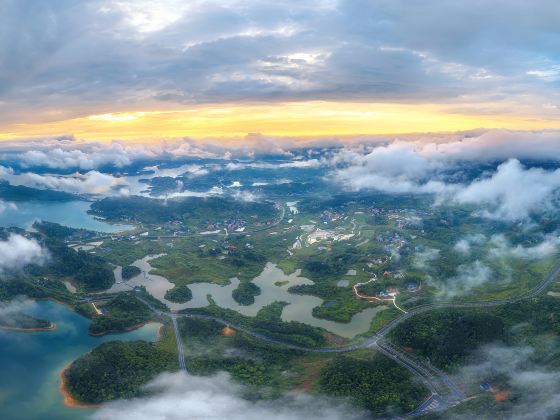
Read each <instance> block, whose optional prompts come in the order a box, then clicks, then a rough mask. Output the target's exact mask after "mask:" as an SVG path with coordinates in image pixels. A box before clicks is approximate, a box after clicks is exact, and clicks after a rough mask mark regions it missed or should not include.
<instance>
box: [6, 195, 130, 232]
mask: <svg viewBox="0 0 560 420" xmlns="http://www.w3.org/2000/svg"><path fill="white" fill-rule="evenodd" d="M16 205H17V209H5V210H4V211H3V212H0V226H3V227H7V226H17V227H20V228H23V229H26V228H28V227H29V226H31V225H32V224H33V222H34V221H36V220H44V221H48V222H56V223H60V224H62V225H65V226H68V227H72V228H82V229H89V230H95V231H98V232H116V231H119V230H127V229H130V228H131V226H128V225H111V224H109V223H105V222H103V221H101V220H97V219H95V218H94V217H92V216H91V215H90V214H88V213H87V211H88V210H89V207H90V205H91V203H89V202H87V201H64V202H60V201H54V202H50V201H23V202H18V203H16Z"/></svg>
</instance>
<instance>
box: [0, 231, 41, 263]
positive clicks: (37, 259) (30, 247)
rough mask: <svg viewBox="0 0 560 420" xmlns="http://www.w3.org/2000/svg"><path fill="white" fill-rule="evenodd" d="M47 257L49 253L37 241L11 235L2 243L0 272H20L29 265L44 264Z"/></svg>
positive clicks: (0, 245)
mask: <svg viewBox="0 0 560 420" xmlns="http://www.w3.org/2000/svg"><path fill="white" fill-rule="evenodd" d="M47 256H48V254H47V251H46V250H45V249H44V248H42V247H41V245H39V243H38V242H37V241H36V240H35V239H27V238H26V237H24V236H22V235H17V234H10V235H9V236H8V238H7V239H6V240H3V241H0V272H2V271H6V270H19V269H22V268H23V267H25V266H26V265H28V264H43V263H44V262H45V261H46V259H47Z"/></svg>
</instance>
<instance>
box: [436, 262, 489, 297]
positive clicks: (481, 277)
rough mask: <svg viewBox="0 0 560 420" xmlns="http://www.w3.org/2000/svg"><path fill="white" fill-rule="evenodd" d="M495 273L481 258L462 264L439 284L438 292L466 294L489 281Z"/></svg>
mask: <svg viewBox="0 0 560 420" xmlns="http://www.w3.org/2000/svg"><path fill="white" fill-rule="evenodd" d="M493 274H494V272H493V271H492V269H491V268H490V267H488V265H486V264H485V263H484V262H482V261H480V260H475V261H473V262H470V263H467V264H461V265H459V266H458V267H457V271H456V274H455V275H454V276H453V277H450V278H448V279H446V280H445V283H444V284H437V288H438V293H439V294H440V295H442V296H445V297H453V296H459V295H462V294H465V293H467V292H469V291H470V290H472V289H474V288H477V287H480V286H482V285H483V284H485V283H487V282H489V281H490V280H491V279H492V278H493Z"/></svg>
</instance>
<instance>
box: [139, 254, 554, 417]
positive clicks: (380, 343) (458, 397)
mask: <svg viewBox="0 0 560 420" xmlns="http://www.w3.org/2000/svg"><path fill="white" fill-rule="evenodd" d="M559 274H560V264H559V265H557V266H556V267H554V269H552V270H551V271H550V272H549V273H548V274H547V275H546V277H545V278H544V279H543V281H542V282H541V283H539V284H538V285H537V286H536V287H535V288H533V289H532V290H531V291H529V292H527V293H525V294H524V295H521V296H516V297H512V298H508V299H498V300H492V301H484V302H446V303H433V304H428V305H422V306H418V307H416V308H413V309H411V310H410V311H408V312H406V313H403V314H402V315H400V316H398V317H397V318H394V319H393V320H392V321H390V322H389V323H387V324H386V325H385V326H384V327H382V328H381V329H380V330H379V331H377V332H376V333H375V334H373V335H371V336H369V337H366V338H364V339H363V340H361V341H360V342H358V343H355V344H352V345H349V346H345V347H333V348H309V347H303V346H298V345H294V344H291V343H287V342H285V341H282V340H278V339H275V338H271V337H268V336H266V335H265V334H261V333H257V332H254V331H251V330H248V329H246V328H244V327H241V326H239V325H235V324H232V323H231V322H229V321H226V320H223V319H220V318H217V317H213V316H209V315H202V314H192V313H191V314H175V313H171V312H165V311H161V310H158V309H156V308H155V307H154V306H153V305H151V304H150V303H149V302H148V301H147V300H145V299H143V298H142V297H141V296H138V295H137V296H136V297H137V298H138V300H140V301H141V302H143V303H144V304H145V305H147V306H148V307H149V308H150V309H151V310H152V311H154V312H155V313H157V314H158V315H160V316H169V317H171V319H172V322H173V327H174V329H175V336H176V338H177V346H178V351H179V354H180V356H179V360H180V361H179V364H180V365H181V358H182V359H183V362H182V363H183V366H184V353H183V346H182V342H181V339H180V335H179V331H178V328H177V317H190V318H200V319H211V320H214V321H216V322H218V323H220V324H222V325H225V326H229V327H232V328H234V329H236V330H238V331H240V332H243V333H245V334H247V335H249V336H251V337H254V338H257V339H259V340H263V341H266V342H269V343H272V344H277V345H279V346H283V347H284V348H289V349H293V350H299V351H305V352H313V353H345V352H350V351H353V350H357V349H363V348H370V349H375V350H377V351H379V352H380V353H382V354H384V355H385V356H387V357H389V358H390V359H392V360H393V361H395V362H396V363H398V364H399V365H401V366H402V367H404V368H406V369H407V370H409V371H410V372H411V373H412V374H413V375H414V376H416V377H417V378H418V380H420V382H421V383H422V384H424V386H425V387H426V388H427V389H429V390H430V391H431V396H430V397H429V398H428V399H427V400H425V401H424V402H423V403H422V404H420V405H419V406H418V407H417V408H416V409H415V410H414V411H412V412H410V413H408V414H406V415H404V416H402V418H407V417H415V416H418V415H421V414H425V413H427V412H429V411H433V410H438V411H444V410H446V409H447V408H450V407H452V406H454V405H457V404H459V403H460V402H462V401H463V400H464V399H465V398H466V396H465V394H464V393H463V391H462V390H461V388H460V387H459V386H458V385H457V384H456V383H455V382H453V380H452V379H451V378H450V377H449V376H447V375H446V374H445V373H443V372H441V371H440V370H438V369H437V368H435V367H434V366H432V365H431V364H430V363H429V362H427V361H425V360H420V359H418V358H415V357H413V356H411V355H409V354H406V353H405V352H403V351H402V350H401V349H399V348H398V347H397V346H395V345H394V344H392V343H390V342H389V341H388V340H387V339H386V338H385V337H386V336H387V335H388V334H389V333H390V332H391V331H392V330H394V329H395V328H396V327H397V326H398V325H399V324H401V323H402V322H404V321H406V320H407V319H410V318H412V317H413V316H415V315H418V314H421V313H425V312H429V311H433V310H437V309H461V308H465V309H466V308H490V307H495V306H501V305H508V304H513V303H518V302H521V301H523V300H527V299H531V298H534V297H537V296H539V295H541V294H543V293H544V292H545V291H546V289H547V288H548V287H549V286H550V284H551V283H552V282H553V281H554V279H555V278H556V277H557V276H558V275H559ZM181 355H182V356H181ZM183 369H184V367H183Z"/></svg>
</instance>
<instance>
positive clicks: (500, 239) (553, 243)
mask: <svg viewBox="0 0 560 420" xmlns="http://www.w3.org/2000/svg"><path fill="white" fill-rule="evenodd" d="M490 245H491V247H490V249H489V255H490V256H491V257H497V258H500V257H515V258H524V259H530V260H535V259H539V258H545V257H549V256H551V255H553V254H554V253H555V252H556V251H557V250H558V245H560V237H558V235H548V236H547V237H545V238H544V240H543V241H542V242H540V243H539V244H537V245H535V246H530V247H523V246H521V245H516V246H511V245H510V243H509V241H508V240H507V239H506V237H505V236H503V235H493V236H492V237H491V238H490Z"/></svg>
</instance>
